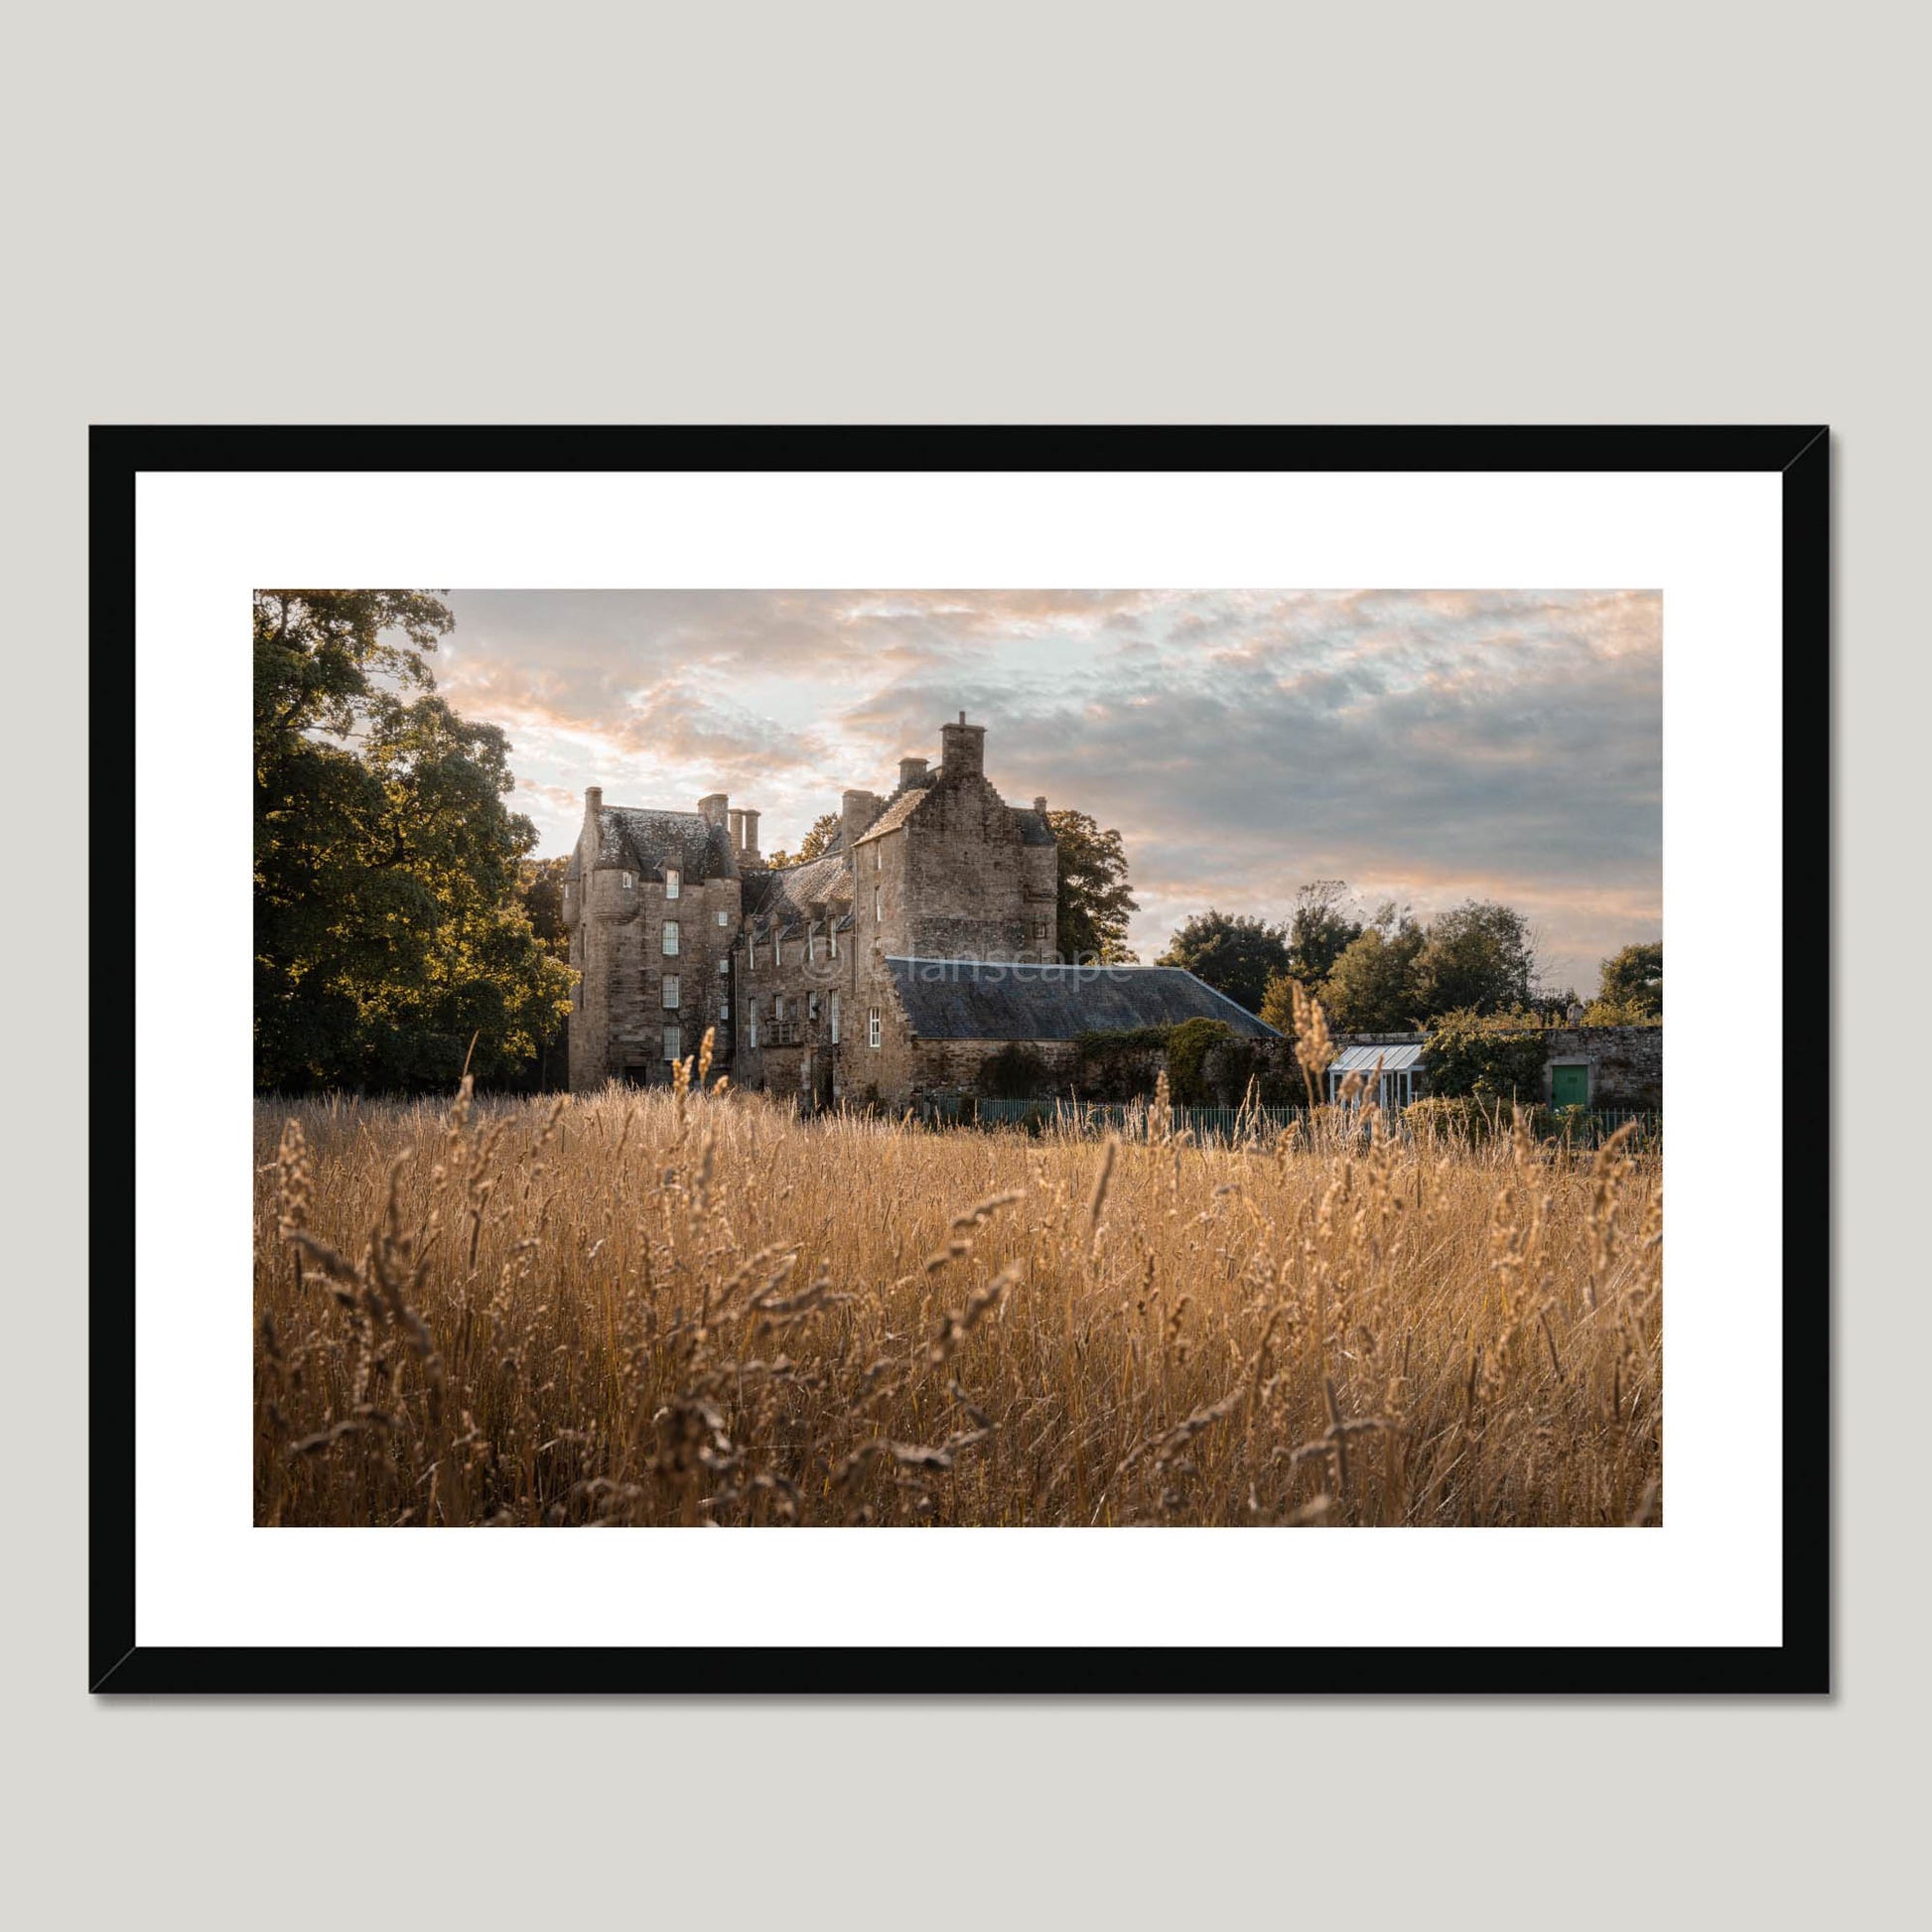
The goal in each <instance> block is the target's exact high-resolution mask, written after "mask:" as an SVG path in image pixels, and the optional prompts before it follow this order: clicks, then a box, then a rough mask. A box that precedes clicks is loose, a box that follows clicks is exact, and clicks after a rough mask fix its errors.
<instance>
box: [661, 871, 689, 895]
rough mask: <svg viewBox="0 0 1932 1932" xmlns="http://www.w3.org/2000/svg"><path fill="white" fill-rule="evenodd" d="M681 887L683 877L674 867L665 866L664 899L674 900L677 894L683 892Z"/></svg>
mask: <svg viewBox="0 0 1932 1932" xmlns="http://www.w3.org/2000/svg"><path fill="white" fill-rule="evenodd" d="M683 886H684V875H683V874H682V873H681V872H679V871H678V869H677V868H676V867H675V866H666V867H665V868H664V897H666V898H676V897H677V896H678V894H679V892H681V891H682V890H683Z"/></svg>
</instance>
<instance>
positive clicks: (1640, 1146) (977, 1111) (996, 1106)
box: [922, 1096, 1664, 1153]
mask: <svg viewBox="0 0 1932 1932" xmlns="http://www.w3.org/2000/svg"><path fill="white" fill-rule="evenodd" d="M922 1112H923V1116H924V1118H926V1119H927V1120H929V1121H932V1122H933V1123H934V1124H936V1125H967V1124H971V1123H973V1122H975V1121H977V1123H978V1124H979V1125H980V1126H982V1127H1024V1128H1027V1129H1029V1130H1030V1131H1033V1132H1039V1133H1045V1132H1051V1133H1057V1134H1078V1135H1082V1136H1085V1137H1087V1138H1090V1139H1098V1138H1100V1137H1101V1136H1103V1135H1106V1134H1118V1135H1120V1136H1121V1137H1122V1139H1124V1140H1145V1139H1147V1138H1148V1137H1149V1128H1150V1125H1151V1124H1153V1116H1154V1114H1155V1108H1154V1106H1153V1103H1152V1102H1149V1101H1145V1100H1136V1101H1129V1102H1127V1103H1126V1104H1124V1105H1122V1104H1119V1103H1115V1104H1113V1105H1106V1104H1103V1103H1101V1102H1097V1101H1083V1100H974V1099H972V1098H971V1097H969V1096H961V1097H960V1098H959V1099H958V1100H956V1101H953V1102H951V1103H950V1104H946V1103H930V1104H928V1106H927V1107H926V1108H924V1109H923V1110H922ZM1168 1113H1169V1129H1168V1131H1169V1132H1170V1133H1171V1134H1176V1135H1177V1134H1182V1133H1185V1134H1190V1135H1192V1137H1193V1138H1194V1139H1195V1140H1196V1141H1199V1142H1202V1143H1216V1144H1219V1145H1223V1146H1229V1145H1235V1144H1238V1143H1241V1142H1244V1141H1272V1140H1273V1139H1274V1138H1275V1137H1276V1135H1278V1134H1280V1133H1281V1132H1283V1131H1284V1130H1285V1129H1287V1128H1289V1127H1292V1126H1294V1125H1295V1124H1296V1123H1297V1122H1306V1121H1307V1120H1308V1118H1309V1114H1308V1110H1307V1108H1305V1107H1263V1106H1259V1105H1249V1106H1243V1107H1178V1106H1175V1107H1170V1108H1169V1109H1168ZM1323 1114H1324V1116H1325V1119H1324V1125H1327V1126H1328V1127H1329V1128H1330V1130H1331V1131H1333V1130H1334V1129H1336V1128H1339V1127H1341V1126H1342V1125H1343V1124H1344V1122H1343V1117H1342V1116H1340V1115H1339V1113H1336V1112H1331V1111H1330V1110H1328V1109H1323ZM1633 1123H1634V1125H1633V1126H1632V1132H1631V1134H1630V1137H1629V1140H1628V1141H1627V1142H1626V1143H1625V1145H1626V1146H1627V1147H1629V1148H1630V1150H1631V1151H1632V1152H1646V1153H1654V1152H1656V1151H1657V1150H1658V1149H1659V1148H1661V1147H1662V1145H1663V1137H1664V1117H1663V1115H1662V1114H1661V1113H1660V1112H1654V1111H1639V1110H1636V1109H1631V1108H1600V1107H1599V1108H1583V1107H1567V1108H1558V1109H1554V1110H1553V1109H1551V1108H1548V1107H1539V1108H1537V1109H1535V1110H1534V1112H1533V1113H1532V1115H1531V1127H1532V1131H1533V1132H1534V1133H1535V1134H1536V1136H1537V1138H1538V1139H1539V1140H1542V1141H1549V1142H1553V1143H1556V1144H1557V1145H1560V1146H1564V1147H1572V1148H1596V1147H1600V1146H1601V1145H1602V1144H1603V1142H1605V1141H1606V1140H1608V1139H1609V1137H1610V1136H1611V1135H1612V1134H1613V1133H1615V1132H1616V1130H1617V1129H1618V1128H1619V1127H1623V1126H1626V1125H1632V1124H1633ZM1366 1124H1367V1123H1366V1120H1364V1121H1363V1125H1364V1126H1366ZM1382 1126H1383V1131H1384V1132H1386V1133H1390V1134H1395V1135H1399V1136H1400V1137H1402V1138H1403V1139H1405V1140H1409V1139H1413V1138H1415V1130H1414V1128H1413V1127H1412V1126H1411V1125H1410V1124H1409V1123H1407V1122H1405V1121H1404V1119H1403V1117H1402V1115H1400V1114H1395V1115H1387V1114H1385V1115H1383V1117H1382ZM1157 1131H1158V1130H1157ZM1428 1131H1430V1132H1446V1133H1448V1134H1449V1135H1451V1136H1453V1135H1454V1134H1455V1133H1456V1129H1455V1128H1454V1127H1453V1126H1449V1127H1447V1128H1445V1127H1443V1126H1441V1125H1438V1126H1433V1127H1432V1128H1431V1129H1429V1130H1428ZM1510 1131H1511V1114H1510V1110H1509V1109H1508V1108H1506V1107H1505V1108H1501V1109H1499V1110H1498V1111H1497V1112H1496V1113H1494V1114H1493V1115H1489V1116H1485V1117H1484V1118H1483V1119H1482V1120H1481V1121H1480V1123H1478V1122H1476V1121H1473V1120H1472V1121H1471V1122H1469V1123H1468V1133H1469V1137H1470V1138H1479V1139H1488V1138H1491V1137H1493V1136H1494V1135H1496V1134H1498V1133H1501V1134H1508V1133H1509V1132H1510Z"/></svg>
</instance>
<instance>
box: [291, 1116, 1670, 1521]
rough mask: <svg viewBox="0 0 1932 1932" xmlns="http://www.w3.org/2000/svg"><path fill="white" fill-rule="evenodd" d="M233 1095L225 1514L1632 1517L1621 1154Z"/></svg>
mask: <svg viewBox="0 0 1932 1932" xmlns="http://www.w3.org/2000/svg"><path fill="white" fill-rule="evenodd" d="M1161 1119H1162V1115H1160V1114H1159V1113H1156V1114H1151V1115H1150V1116H1149V1120H1150V1122H1152V1123H1153V1125H1152V1126H1150V1127H1146V1128H1144V1129H1143V1130H1142V1131H1141V1132H1140V1133H1138V1134H1136V1135H1135V1136H1133V1137H1132V1138H1130V1139H1127V1140H1110V1141H1107V1142H1101V1143H1096V1142H1095V1141H1093V1140H1090V1139H1088V1140H1082V1139H1079V1138H1075V1137H1073V1136H1071V1135H1069V1136H1066V1137H1064V1138H1055V1137H1054V1136H1053V1135H1051V1134H1048V1135H1046V1136H1044V1137H1042V1138H1036V1139H1035V1138H1029V1137H1028V1136H1027V1135H1026V1134H1024V1133H1022V1132H1019V1131H1014V1130H1008V1131H998V1132H978V1131H972V1130H953V1131H939V1132H934V1131H928V1130H925V1129H921V1128H919V1127H917V1126H914V1125H910V1124H906V1123H893V1122H888V1121H881V1120H877V1119H867V1118H860V1117H836V1116H835V1117H828V1118H821V1119H819V1120H816V1121H800V1120H798V1119H796V1118H794V1117H793V1116H792V1115H791V1114H790V1113H789V1112H788V1111H785V1110H783V1109H780V1108H778V1107H775V1106H772V1105H770V1104H767V1103H766V1102H764V1101H763V1100H762V1099H760V1098H759V1097H757V1096H752V1095H739V1094H731V1093H726V1094H717V1093H706V1092H702V1091H699V1090H696V1089H690V1088H687V1087H686V1086H684V1085H680V1087H679V1088H678V1089H677V1090H676V1091H669V1090H656V1091H652V1092H636V1091H625V1090H619V1089H615V1088H614V1089H611V1090H608V1091H606V1092H604V1093H602V1094H599V1095H596V1096H593V1097H588V1098H578V1099H576V1100H574V1101H571V1102H569V1103H568V1104H566V1103H565V1102H563V1101H561V1100H538V1101H515V1102H483V1101H477V1100H473V1099H472V1097H471V1095H470V1093H469V1091H468V1089H467V1088H466V1090H465V1091H464V1092H463V1093H462V1094H461V1095H459V1096H458V1097H457V1098H456V1100H455V1101H454V1103H453V1104H444V1105H431V1104H421V1105H408V1104H401V1103H393V1102H376V1103H357V1102H353V1101H345V1100H336V1101H319V1102H314V1103H304V1104H299V1105H295V1106H293V1107H290V1106H287V1105H272V1104H263V1105H261V1106H260V1107H259V1108H258V1110H257V1120H256V1143H257V1167H258V1174H257V1180H258V1185H257V1190H256V1209H255V1257H256V1323H257V1326H256V1358H255V1362H256V1372H255V1509H256V1520H257V1521H258V1522H260V1523H263V1524H413V1525H443V1524H608V1525H619V1524H687V1525H690V1524H723V1525H737V1524H784V1523H799V1524H858V1523H900V1524H904V1523H928V1524H996V1525H997V1524H1011V1525H1019V1524H1060V1525H1066V1524H1095V1525H1100V1524H1123V1523H1177V1524H1179V1523H1192V1524H1243V1523H1246V1524H1294V1525H1340V1524H1346V1525H1430V1524H1435V1525H1449V1524H1456V1525H1467V1524H1481V1525H1493V1526H1504V1525H1524V1524H1579V1525H1582V1524H1600V1525H1624V1524H1643V1523H1655V1522H1657V1521H1659V1520H1661V1508H1660V1494H1661V1488H1660V1484H1661V1435H1660V1408H1659V1403H1660V1391H1661V1372H1662V1371H1661V1356H1660V1341H1661V1310H1660V1287H1661V1267H1662V1260H1661V1256H1662V1248H1661V1195H1660V1188H1659V1184H1658V1175H1657V1173H1656V1171H1655V1165H1654V1163H1653V1162H1651V1161H1649V1160H1647V1159H1646V1160H1638V1159H1635V1158H1632V1157H1631V1156H1630V1155H1629V1154H1628V1153H1627V1152H1626V1150H1625V1148H1624V1146H1623V1144H1622V1143H1621V1141H1615V1142H1612V1143H1611V1144H1609V1145H1607V1146H1606V1147H1604V1148H1603V1149H1601V1150H1598V1151H1597V1152H1595V1153H1594V1154H1584V1155H1573V1154H1569V1153H1564V1152H1558V1151H1552V1150H1549V1149H1547V1148H1544V1147H1542V1146H1540V1145H1538V1144H1537V1143H1535V1142H1533V1141H1532V1140H1531V1139H1530V1138H1529V1136H1528V1134H1527V1131H1526V1130H1525V1129H1523V1128H1521V1127H1519V1129H1518V1132H1517V1133H1516V1135H1515V1136H1514V1138H1511V1137H1509V1136H1507V1135H1505V1136H1504V1137H1503V1138H1501V1139H1500V1140H1498V1141H1495V1142H1492V1143H1488V1144H1485V1145H1481V1146H1472V1145H1449V1144H1444V1143H1432V1144H1422V1145H1418V1144H1416V1143H1414V1142H1412V1141H1409V1140H1407V1139H1405V1138H1403V1137H1402V1136H1400V1135H1397V1136H1393V1137H1392V1136H1390V1135H1388V1134H1386V1133H1385V1132H1383V1131H1382V1128H1381V1126H1380V1123H1379V1122H1378V1121H1376V1120H1375V1117H1374V1116H1373V1115H1372V1114H1371V1116H1370V1119H1371V1122H1372V1123H1373V1130H1372V1131H1371V1132H1369V1133H1363V1132H1362V1131H1360V1129H1359V1128H1356V1129H1353V1130H1349V1129H1348V1128H1346V1127H1345V1126H1344V1125H1343V1124H1340V1123H1338V1122H1337V1121H1336V1120H1335V1119H1334V1117H1332V1116H1317V1117H1316V1118H1315V1119H1314V1121H1313V1123H1312V1125H1304V1126H1302V1127H1300V1128H1298V1129H1296V1130H1294V1131H1292V1132H1290V1133H1289V1134H1287V1135H1274V1134H1272V1133H1270V1134H1268V1135H1266V1136H1264V1135H1261V1134H1259V1133H1258V1134H1257V1135H1256V1136H1255V1137H1253V1138H1252V1139H1251V1140H1250V1141H1249V1142H1248V1143H1247V1144H1246V1145H1243V1146H1237V1147H1225V1148H1217V1147H1205V1148H1203V1147H1199V1146H1195V1145H1193V1144H1191V1143H1190V1142H1188V1141H1187V1140H1185V1139H1180V1140H1175V1139H1172V1138H1168V1137H1165V1136H1164V1135H1163V1133H1162V1131H1161V1128H1160V1125H1159V1123H1160V1121H1161Z"/></svg>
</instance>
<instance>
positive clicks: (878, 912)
mask: <svg viewBox="0 0 1932 1932" xmlns="http://www.w3.org/2000/svg"><path fill="white" fill-rule="evenodd" d="M872 922H873V924H874V925H884V924H885V923H886V910H885V892H884V889H883V888H881V887H878V886H875V887H874V888H873V889H872Z"/></svg>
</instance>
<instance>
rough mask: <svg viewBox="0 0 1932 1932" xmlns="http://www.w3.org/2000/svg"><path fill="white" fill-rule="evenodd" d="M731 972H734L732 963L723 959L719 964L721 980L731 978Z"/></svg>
mask: <svg viewBox="0 0 1932 1932" xmlns="http://www.w3.org/2000/svg"><path fill="white" fill-rule="evenodd" d="M731 970H732V963H731V961H730V960H729V959H721V960H720V961H719V962H718V977H719V978H720V979H721V980H722V979H729V978H730V977H731Z"/></svg>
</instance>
